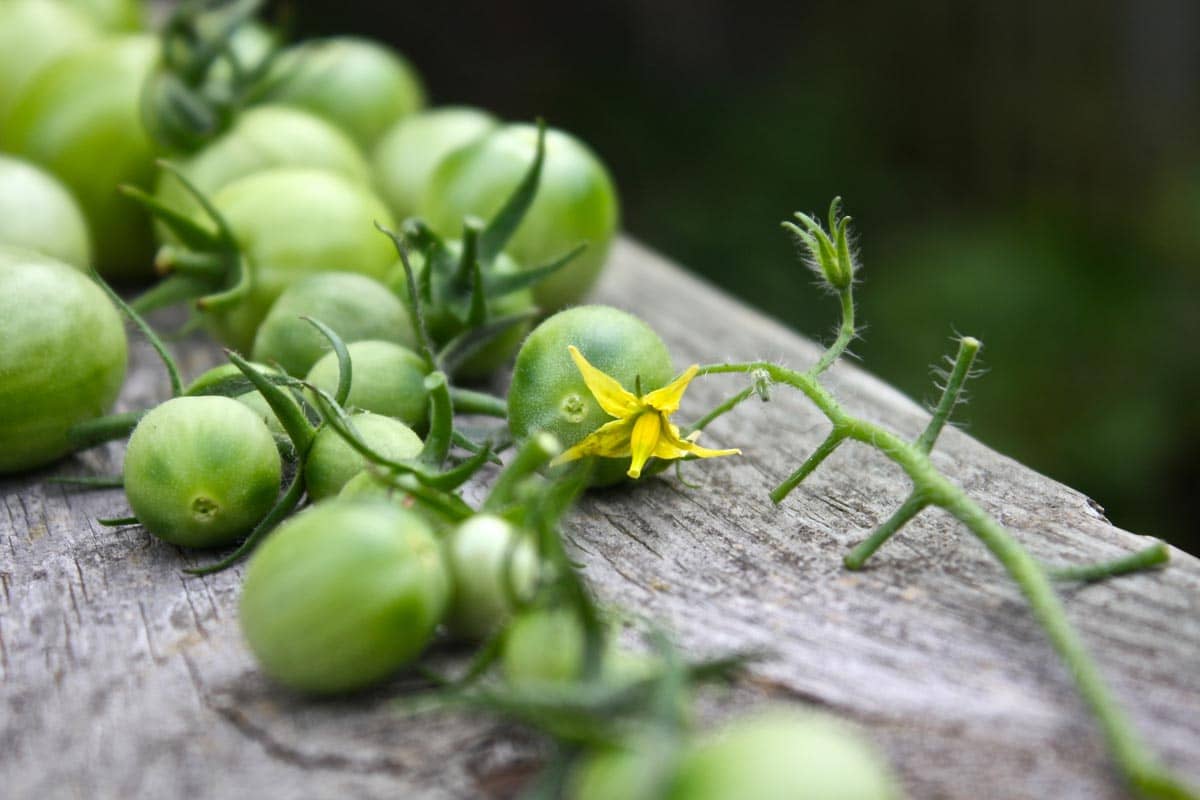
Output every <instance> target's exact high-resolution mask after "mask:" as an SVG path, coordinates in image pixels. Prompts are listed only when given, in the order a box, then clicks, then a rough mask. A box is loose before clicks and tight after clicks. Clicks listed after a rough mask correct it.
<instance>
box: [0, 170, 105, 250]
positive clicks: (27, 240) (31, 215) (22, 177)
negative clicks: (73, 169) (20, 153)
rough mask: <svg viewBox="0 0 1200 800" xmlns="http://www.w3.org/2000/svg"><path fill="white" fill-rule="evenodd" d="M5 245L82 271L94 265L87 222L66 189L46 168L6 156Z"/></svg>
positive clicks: (0, 216)
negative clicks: (37, 254)
mask: <svg viewBox="0 0 1200 800" xmlns="http://www.w3.org/2000/svg"><path fill="white" fill-rule="evenodd" d="M0 245H8V246H12V247H24V248H26V249H29V250H33V251H35V252H38V253H42V254H44V255H47V256H50V257H51V258H55V259H58V260H59V261H65V262H66V263H68V264H70V265H71V266H74V267H79V268H80V269H87V267H88V265H89V263H90V261H91V258H90V254H91V248H90V246H89V245H88V232H87V223H86V222H85V221H84V219H83V212H82V211H81V210H80V209H79V204H78V203H76V202H75V198H73V197H71V193H70V192H69V191H67V188H66V187H65V186H63V185H62V184H61V183H60V182H59V181H58V179H57V178H55V177H54V176H53V175H51V174H50V173H48V172H45V171H44V170H42V169H41V168H39V167H36V166H34V165H33V164H30V163H29V162H27V161H22V160H21V159H19V158H11V157H9V156H3V155H0Z"/></svg>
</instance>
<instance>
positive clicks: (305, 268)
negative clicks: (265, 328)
mask: <svg viewBox="0 0 1200 800" xmlns="http://www.w3.org/2000/svg"><path fill="white" fill-rule="evenodd" d="M212 201H213V204H214V205H215V206H216V208H217V210H218V211H219V212H220V213H221V215H222V216H223V217H224V218H225V220H226V221H227V222H228V224H229V226H230V228H231V229H232V230H233V235H234V238H235V239H236V240H237V242H238V245H239V246H240V248H241V252H242V256H243V259H244V263H245V267H246V269H247V270H248V271H249V273H250V275H251V288H250V291H249V294H248V295H247V296H246V297H244V298H242V299H241V300H240V301H239V302H238V303H237V305H236V306H234V307H232V308H229V309H222V310H219V311H213V312H206V313H205V314H204V320H205V323H206V324H207V325H208V326H209V328H210V329H211V330H212V331H213V332H214V333H215V334H216V336H217V338H218V339H220V340H221V341H222V342H224V343H226V344H227V345H229V346H231V347H233V348H234V349H235V350H239V351H241V352H250V350H251V347H252V345H253V343H254V337H255V335H256V332H257V331H258V326H259V325H260V324H261V323H262V321H263V319H265V318H266V316H267V313H268V312H269V311H270V309H271V305H272V304H273V303H274V302H275V300H276V299H277V298H278V297H279V295H281V294H282V293H283V291H284V290H285V289H286V288H287V287H289V286H291V285H292V284H294V283H296V282H297V281H299V280H301V279H303V278H305V277H307V276H308V275H311V274H313V273H317V272H325V271H329V270H343V271H352V272H357V273H360V274H363V275H367V276H370V277H373V278H383V277H385V276H386V275H387V273H388V271H389V270H390V269H391V266H392V263H393V262H394V261H395V257H396V251H395V250H394V248H393V246H392V243H391V242H390V241H388V239H387V237H386V236H381V235H380V233H379V231H377V230H376V229H375V226H374V224H373V223H374V222H376V221H377V222H379V223H381V224H384V225H388V224H391V215H390V214H388V212H387V209H386V208H384V206H383V203H382V201H380V200H379V198H377V197H376V196H375V194H374V193H373V192H371V191H370V190H369V189H367V188H365V187H363V186H360V185H359V184H356V183H354V182H352V181H349V180H347V179H346V178H344V177H342V176H341V175H337V174H335V173H332V172H328V171H326V170H321V169H312V168H301V167H280V168H277V169H269V170H264V171H262V172H256V173H254V174H253V175H250V176H248V177H245V178H242V179H241V180H237V181H234V182H233V183H230V184H229V185H227V186H226V187H225V188H223V189H221V191H219V192H217V193H216V194H215V195H214V196H213V198H212Z"/></svg>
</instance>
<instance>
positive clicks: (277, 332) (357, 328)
mask: <svg viewBox="0 0 1200 800" xmlns="http://www.w3.org/2000/svg"><path fill="white" fill-rule="evenodd" d="M301 316H308V317H312V318H313V319H316V320H320V321H321V322H323V323H324V324H325V325H327V326H329V327H330V328H332V329H333V331H334V333H336V334H337V335H338V336H340V337H341V339H342V341H343V342H346V343H347V344H350V343H352V342H359V341H363V340H365V339H375V340H381V341H388V342H394V343H396V344H402V345H406V346H408V347H411V346H413V345H414V344H415V342H414V336H413V329H412V323H411V322H410V321H409V318H408V311H407V310H406V309H405V307H404V304H403V303H402V302H400V299H399V298H397V297H396V296H395V295H394V294H392V293H391V291H389V290H388V288H387V287H386V286H384V285H383V284H382V283H380V282H379V281H375V280H372V279H371V278H368V277H366V276H365V275H358V274H356V273H353V272H320V273H317V274H315V275H309V276H307V277H305V278H302V279H300V280H298V281H297V282H296V283H293V284H292V285H291V286H289V287H288V288H287V289H285V290H284V292H283V294H281V295H279V299H278V300H276V301H275V303H274V304H273V305H272V306H271V310H270V312H269V313H268V314H267V316H266V319H264V320H263V321H262V324H261V325H259V327H258V333H257V334H256V335H255V337H254V349H253V355H254V359H255V360H256V361H268V362H274V363H276V364H279V366H281V367H283V368H284V369H285V370H286V371H287V373H288V374H289V375H295V376H296V377H298V378H299V377H303V376H304V375H305V374H307V373H308V371H309V370H310V369H312V366H313V364H315V363H317V361H318V360H320V359H321V357H322V356H324V355H325V354H326V353H329V352H330V345H329V340H328V339H326V338H325V337H324V336H323V335H322V334H321V333H320V332H319V331H318V330H317V329H316V328H314V327H313V326H312V325H311V324H309V323H308V322H306V321H305V320H303V319H301V318H300V317H301ZM334 383H335V385H336V380H335V382H334ZM364 407H365V406H364ZM370 410H372V411H374V410H375V409H370ZM379 413H381V414H383V413H386V412H383V411H381V412H379ZM392 416H394V415H392Z"/></svg>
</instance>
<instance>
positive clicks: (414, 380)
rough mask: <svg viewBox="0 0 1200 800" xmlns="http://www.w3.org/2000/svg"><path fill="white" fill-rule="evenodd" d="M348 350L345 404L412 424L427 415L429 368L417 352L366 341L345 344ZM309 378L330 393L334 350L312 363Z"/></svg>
mask: <svg viewBox="0 0 1200 800" xmlns="http://www.w3.org/2000/svg"><path fill="white" fill-rule="evenodd" d="M346 350H347V351H348V352H349V353H350V366H351V370H350V394H349V395H348V396H347V397H346V407H347V408H355V409H360V410H362V411H371V412H373V413H375V414H382V415H383V416H385V417H394V418H395V419H398V420H400V421H401V422H403V423H404V424H405V425H408V426H409V427H412V428H420V427H422V426H424V425H425V422H426V420H427V419H428V418H429V393H428V392H426V391H425V375H426V373H427V372H428V370H429V368H428V367H427V366H426V364H425V360H424V359H422V358H421V357H420V356H419V355H417V354H416V353H414V352H413V351H412V350H409V349H408V348H407V347H401V346H400V345H398V344H395V343H393V342H379V341H370V340H368V341H365V342H352V343H351V344H348V345H346ZM307 380H308V382H309V383H311V384H313V385H314V386H316V387H317V388H319V389H324V390H325V391H327V392H329V393H330V394H333V393H334V392H335V391H336V390H337V385H338V360H337V353H328V354H326V355H325V356H324V357H323V358H321V360H320V361H318V362H317V363H316V364H314V365H313V368H312V369H311V370H310V371H309V373H308V378H307Z"/></svg>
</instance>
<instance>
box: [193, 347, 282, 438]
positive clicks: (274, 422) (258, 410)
mask: <svg viewBox="0 0 1200 800" xmlns="http://www.w3.org/2000/svg"><path fill="white" fill-rule="evenodd" d="M253 366H254V368H255V369H257V370H258V371H259V372H261V373H263V374H265V375H277V374H279V371H278V370H276V369H272V368H271V367H268V366H266V365H265V364H254V365H253ZM242 377H243V375H242V371H241V370H240V369H238V368H237V366H236V365H234V364H219V365H217V366H215V367H213V368H212V369H210V370H208V371H207V372H204V373H203V374H201V375H200V376H199V377H198V378H196V380H194V381H192V382H191V383H190V384H188V386H187V388H185V389H184V391H183V393H184V394H185V395H188V396H203V395H208V394H211V391H210V390H211V389H212V388H215V387H216V385H217V384H219V383H222V382H224V381H226V380H229V379H230V378H242ZM233 399H234V400H237V401H238V402H239V403H241V404H242V405H244V406H246V407H247V408H249V409H250V410H251V411H253V412H254V413H255V414H257V415H258V416H259V417H260V418H261V419H262V421H263V422H265V423H266V424H267V428H268V429H270V431H271V433H272V434H273V435H274V436H276V437H286V436H287V431H286V430H284V427H283V423H281V422H280V421H279V417H277V416H275V412H274V411H273V410H272V409H271V406H270V404H268V403H267V400H266V398H264V397H263V396H262V395H261V394H259V392H258V390H257V389H251V390H249V391H247V392H243V393H242V394H239V395H235V396H234V397H233Z"/></svg>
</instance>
